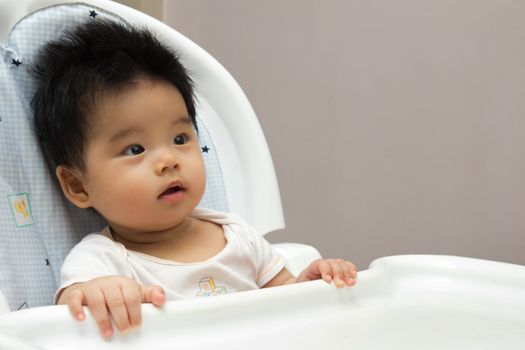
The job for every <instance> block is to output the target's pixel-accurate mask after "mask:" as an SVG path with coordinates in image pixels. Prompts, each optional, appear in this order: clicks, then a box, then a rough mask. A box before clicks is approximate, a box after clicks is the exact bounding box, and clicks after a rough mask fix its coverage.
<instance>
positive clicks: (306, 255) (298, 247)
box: [272, 243, 321, 276]
mask: <svg viewBox="0 0 525 350" xmlns="http://www.w3.org/2000/svg"><path fill="white" fill-rule="evenodd" d="M272 247H273V248H274V249H275V251H276V252H277V254H279V255H280V256H281V257H282V258H283V259H284V260H285V261H286V264H285V267H286V268H287V269H288V271H290V272H291V273H292V275H294V276H297V275H298V274H299V273H301V271H303V270H304V269H305V268H306V267H307V266H308V265H309V264H310V263H311V262H312V261H314V260H315V259H319V258H320V257H321V254H320V253H319V252H318V251H317V249H315V248H314V247H312V246H309V245H306V244H300V243H276V244H272Z"/></svg>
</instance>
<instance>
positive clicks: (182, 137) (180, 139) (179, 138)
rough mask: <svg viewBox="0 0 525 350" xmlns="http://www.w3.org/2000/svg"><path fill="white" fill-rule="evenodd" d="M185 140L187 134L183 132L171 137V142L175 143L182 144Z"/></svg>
mask: <svg viewBox="0 0 525 350" xmlns="http://www.w3.org/2000/svg"><path fill="white" fill-rule="evenodd" d="M186 142H188V136H186V135H184V134H180V135H177V136H175V138H174V139H173V143H174V144H176V145H184V144H185V143H186Z"/></svg>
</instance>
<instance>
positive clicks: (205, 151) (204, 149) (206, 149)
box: [201, 146, 210, 153]
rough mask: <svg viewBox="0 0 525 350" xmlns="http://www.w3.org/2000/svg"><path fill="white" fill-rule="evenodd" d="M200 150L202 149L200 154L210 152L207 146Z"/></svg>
mask: <svg viewBox="0 0 525 350" xmlns="http://www.w3.org/2000/svg"><path fill="white" fill-rule="evenodd" d="M201 149H202V153H208V151H209V150H210V149H209V148H208V146H204V147H201Z"/></svg>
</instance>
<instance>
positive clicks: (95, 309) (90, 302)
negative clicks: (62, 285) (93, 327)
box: [85, 289, 113, 338]
mask: <svg viewBox="0 0 525 350" xmlns="http://www.w3.org/2000/svg"><path fill="white" fill-rule="evenodd" d="M85 299H86V304H87V306H88V308H89V311H90V312H91V315H92V316H93V318H94V319H95V321H96V322H97V325H98V328H99V330H100V334H102V336H103V337H104V338H110V337H111V336H113V326H112V325H111V320H110V319H109V314H108V309H107V307H106V300H105V299H104V294H102V291H101V290H100V289H95V290H90V291H86V292H85Z"/></svg>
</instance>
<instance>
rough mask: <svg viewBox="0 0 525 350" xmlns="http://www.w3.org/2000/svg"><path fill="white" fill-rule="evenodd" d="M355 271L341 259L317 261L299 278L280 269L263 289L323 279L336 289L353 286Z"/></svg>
mask: <svg viewBox="0 0 525 350" xmlns="http://www.w3.org/2000/svg"><path fill="white" fill-rule="evenodd" d="M356 276H357V269H356V267H355V265H354V264H353V263H351V262H350V261H347V260H343V259H318V260H315V261H314V262H312V263H311V264H310V265H309V266H308V267H307V268H306V269H304V270H303V271H302V272H301V273H300V274H299V276H297V277H294V276H293V275H292V274H291V273H290V272H289V271H288V270H287V269H286V268H284V269H282V270H281V272H279V273H278V274H277V275H276V276H275V277H274V278H273V279H272V280H270V282H268V283H266V284H265V285H264V286H263V288H266V287H274V286H280V285H283V284H290V283H299V282H306V281H313V280H318V279H321V278H322V279H323V280H324V281H326V282H327V283H331V282H332V281H333V282H334V284H335V286H336V287H337V288H342V287H344V286H348V287H351V286H353V285H355V282H356Z"/></svg>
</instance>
